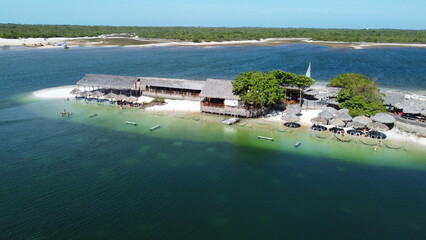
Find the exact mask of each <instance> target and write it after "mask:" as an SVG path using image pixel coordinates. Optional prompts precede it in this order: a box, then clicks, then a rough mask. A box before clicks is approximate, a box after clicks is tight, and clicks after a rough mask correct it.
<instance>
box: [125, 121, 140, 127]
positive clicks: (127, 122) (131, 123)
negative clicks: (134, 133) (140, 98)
mask: <svg viewBox="0 0 426 240" xmlns="http://www.w3.org/2000/svg"><path fill="white" fill-rule="evenodd" d="M125 123H126V124H128V125H134V126H137V125H138V124H137V123H135V122H130V121H125Z"/></svg>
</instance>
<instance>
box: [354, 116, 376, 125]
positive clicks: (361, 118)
mask: <svg viewBox="0 0 426 240" xmlns="http://www.w3.org/2000/svg"><path fill="white" fill-rule="evenodd" d="M352 121H353V122H359V123H362V124H364V125H367V124H369V123H372V122H373V120H371V119H370V118H368V117H366V116H358V117H354V118H353V119H352Z"/></svg>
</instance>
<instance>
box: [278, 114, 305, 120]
mask: <svg viewBox="0 0 426 240" xmlns="http://www.w3.org/2000/svg"><path fill="white" fill-rule="evenodd" d="M281 119H282V120H284V121H286V122H299V121H300V117H298V116H296V115H295V114H287V115H285V116H283V117H281Z"/></svg>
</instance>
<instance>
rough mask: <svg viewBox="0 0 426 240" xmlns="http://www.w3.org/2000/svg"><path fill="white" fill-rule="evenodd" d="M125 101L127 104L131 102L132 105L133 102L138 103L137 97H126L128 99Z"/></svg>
mask: <svg viewBox="0 0 426 240" xmlns="http://www.w3.org/2000/svg"><path fill="white" fill-rule="evenodd" d="M126 101H127V102H132V103H134V102H137V101H138V98H137V97H134V96H130V97H128V98H127V99H126Z"/></svg>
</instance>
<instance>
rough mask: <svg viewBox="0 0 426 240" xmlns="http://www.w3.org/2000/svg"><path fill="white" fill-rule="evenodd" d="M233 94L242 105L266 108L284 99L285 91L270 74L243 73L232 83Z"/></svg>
mask: <svg viewBox="0 0 426 240" xmlns="http://www.w3.org/2000/svg"><path fill="white" fill-rule="evenodd" d="M232 85H233V86H234V88H233V92H234V94H237V95H239V96H240V98H241V101H242V103H243V104H248V105H254V106H268V105H271V104H275V103H276V102H278V101H279V100H281V99H284V98H285V89H284V88H283V87H281V86H280V83H279V81H278V80H277V79H276V78H275V77H273V76H272V75H271V74H267V73H264V72H244V73H241V74H240V75H239V76H238V77H237V78H235V80H234V81H233V82H232Z"/></svg>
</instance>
